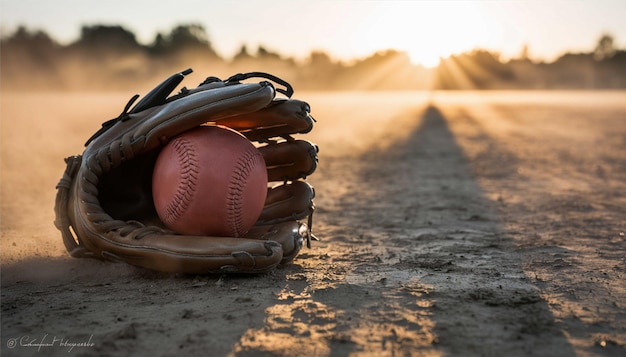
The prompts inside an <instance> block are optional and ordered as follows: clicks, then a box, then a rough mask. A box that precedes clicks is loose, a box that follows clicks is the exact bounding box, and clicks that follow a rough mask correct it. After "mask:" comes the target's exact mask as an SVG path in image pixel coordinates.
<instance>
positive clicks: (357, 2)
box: [0, 0, 626, 66]
mask: <svg viewBox="0 0 626 357" xmlns="http://www.w3.org/2000/svg"><path fill="white" fill-rule="evenodd" d="M624 19H626V0H593V1H592V0H586V1H585V0H543V1H535V0H527V1H523V0H518V1H505V0H501V1H486V0H485V1H469V0H468V1H453V0H448V1H416V0H414V1H409V0H405V1H376V0H368V1H365V0H335V1H332V0H300V1H293V0H292V1H287V0H237V1H235V0H231V1H227V0H175V1H157V0H134V1H133V0H106V1H103V0H0V30H1V34H2V36H7V35H10V34H11V33H13V31H15V28H16V27H17V26H18V25H25V26H27V27H28V28H29V29H32V30H44V31H46V32H47V33H48V34H50V35H51V36H52V37H53V38H54V39H56V40H57V41H59V42H61V43H62V44H67V43H71V42H72V41H75V40H76V39H77V38H78V37H79V35H80V29H81V26H83V25H94V24H105V25H122V26H124V27H125V28H126V29H128V30H130V31H132V32H133V33H135V34H136V35H137V39H138V40H139V41H140V42H142V43H144V44H149V43H151V42H152V41H153V40H154V37H155V35H156V34H157V33H158V32H161V33H167V32H169V31H170V30H171V29H172V28H173V27H174V26H176V25H180V24H186V23H196V24H201V25H203V26H204V28H205V29H206V30H207V33H208V35H209V39H210V41H211V44H212V46H213V47H214V49H215V50H216V51H217V52H218V53H219V54H220V55H222V56H223V57H226V58H230V57H232V56H233V55H234V54H235V53H237V52H238V50H239V49H240V48H241V46H242V45H243V44H246V45H247V47H248V49H250V50H252V51H254V50H255V49H256V48H257V47H258V46H259V45H261V46H264V47H265V48H266V49H268V50H271V51H276V52H279V53H281V54H284V55H286V56H290V57H295V58H297V59H305V58H306V57H307V56H308V55H309V54H310V53H311V51H313V50H316V51H317V50H320V51H324V52H327V53H328V54H329V55H330V56H331V57H333V58H334V59H336V60H345V61H348V60H349V59H351V58H362V57H366V56H369V55H371V54H372V53H374V52H376V51H381V50H386V49H397V50H400V51H405V52H407V53H408V54H409V56H410V57H411V59H412V61H413V62H414V63H416V64H418V63H419V64H423V65H426V66H434V65H436V64H437V63H438V61H439V58H440V57H447V56H449V55H451V54H455V53H461V52H464V51H469V50H472V49H475V48H483V49H487V50H490V51H495V52H499V53H500V54H501V55H502V58H511V57H517V56H518V55H519V54H520V53H521V51H522V48H523V47H524V45H528V50H529V54H530V57H531V58H534V59H537V60H546V61H551V60H554V59H556V58H557V57H558V56H559V55H561V54H563V53H565V52H568V51H569V52H583V51H584V52H589V51H592V50H593V48H594V47H595V44H596V43H597V41H598V39H599V38H600V36H601V35H602V34H604V33H608V34H611V35H612V36H613V37H614V39H615V44H616V45H617V47H619V48H626V20H624Z"/></svg>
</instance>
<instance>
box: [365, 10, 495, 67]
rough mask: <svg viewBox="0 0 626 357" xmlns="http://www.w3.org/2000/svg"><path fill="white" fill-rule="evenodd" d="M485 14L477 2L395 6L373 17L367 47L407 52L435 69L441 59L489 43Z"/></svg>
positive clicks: (370, 20) (366, 35) (417, 60)
mask: <svg viewBox="0 0 626 357" xmlns="http://www.w3.org/2000/svg"><path fill="white" fill-rule="evenodd" d="M488 22H489V21H488V18H486V15H485V13H484V12H483V11H482V8H481V6H480V3H476V2H452V1H450V2H448V1H443V2H421V1H415V2H408V1H407V2H391V3H385V4H384V6H383V5H382V4H381V6H380V8H379V9H378V11H376V12H375V13H372V14H371V17H370V19H369V21H368V24H367V27H366V28H365V29H364V31H363V32H364V33H363V38H364V39H366V41H367V42H366V43H365V44H364V45H365V46H368V47H370V48H371V47H374V46H375V47H377V48H379V49H380V48H393V49H397V50H400V51H404V52H406V53H407V54H408V55H409V57H410V58H411V61H412V62H413V63H414V64H420V65H423V66H426V67H434V66H437V64H438V63H439V59H440V58H441V57H448V56H450V55H451V54H453V53H459V52H463V51H468V50H471V49H473V48H476V47H478V46H481V45H482V44H486V43H489V41H490V39H491V37H492V36H494V32H495V31H489V29H488V26H487V23H488Z"/></svg>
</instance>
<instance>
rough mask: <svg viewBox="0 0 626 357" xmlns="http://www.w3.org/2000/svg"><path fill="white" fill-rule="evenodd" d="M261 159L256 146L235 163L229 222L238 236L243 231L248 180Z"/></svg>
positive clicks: (230, 191)
mask: <svg viewBox="0 0 626 357" xmlns="http://www.w3.org/2000/svg"><path fill="white" fill-rule="evenodd" d="M259 159H260V153H259V152H258V150H257V149H256V148H250V149H248V150H246V152H245V153H244V154H243V155H242V156H241V158H240V159H239V160H238V161H237V163H236V164H235V168H234V170H233V173H232V175H231V178H230V183H229V186H228V203H227V207H228V220H227V224H228V227H230V230H231V232H232V233H233V235H234V236H236V237H238V236H239V235H240V234H241V233H243V232H242V227H243V215H242V211H243V196H244V192H243V191H244V188H245V185H246V183H247V181H248V180H247V179H248V177H249V176H250V173H251V172H252V170H253V169H254V167H255V166H256V165H257V161H258V160H259Z"/></svg>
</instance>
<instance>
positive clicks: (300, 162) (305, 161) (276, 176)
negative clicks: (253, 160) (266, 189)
mask: <svg viewBox="0 0 626 357" xmlns="http://www.w3.org/2000/svg"><path fill="white" fill-rule="evenodd" d="M259 151H260V152H261V154H262V155H263V158H264V159H265V166H267V179H268V181H270V182H271V181H287V180H297V179H300V178H305V177H307V176H309V175H310V174H312V173H313V172H314V171H315V169H316V168H317V153H318V151H319V150H318V147H317V145H315V144H313V143H311V142H308V141H305V140H289V141H284V142H280V143H272V144H268V145H265V146H262V147H260V148H259Z"/></svg>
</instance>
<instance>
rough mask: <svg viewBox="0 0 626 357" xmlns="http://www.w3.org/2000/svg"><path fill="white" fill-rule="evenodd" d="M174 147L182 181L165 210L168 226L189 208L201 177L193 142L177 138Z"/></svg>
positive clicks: (165, 219)
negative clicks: (199, 176)
mask: <svg viewBox="0 0 626 357" xmlns="http://www.w3.org/2000/svg"><path fill="white" fill-rule="evenodd" d="M172 145H173V148H174V151H175V153H176V157H177V159H178V163H179V164H180V176H179V179H180V181H179V183H178V185H177V187H176V192H175V193H174V197H172V200H171V201H170V202H169V204H168V205H167V207H166V209H165V217H164V218H163V220H164V221H166V222H167V223H168V224H174V223H175V222H176V221H177V220H178V219H179V218H180V217H182V215H183V213H185V211H186V210H187V208H189V205H190V203H191V200H192V199H193V196H194V192H195V191H196V187H197V181H198V175H199V173H198V172H199V165H198V157H197V156H196V150H195V148H194V146H193V144H192V143H191V141H189V140H187V139H185V138H177V139H175V140H173V142H172Z"/></svg>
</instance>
